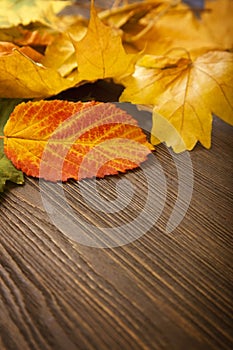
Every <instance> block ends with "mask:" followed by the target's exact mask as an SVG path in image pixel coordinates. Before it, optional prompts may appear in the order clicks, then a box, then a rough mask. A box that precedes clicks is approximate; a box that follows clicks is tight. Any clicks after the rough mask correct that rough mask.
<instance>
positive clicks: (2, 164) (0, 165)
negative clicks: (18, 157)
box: [0, 99, 24, 192]
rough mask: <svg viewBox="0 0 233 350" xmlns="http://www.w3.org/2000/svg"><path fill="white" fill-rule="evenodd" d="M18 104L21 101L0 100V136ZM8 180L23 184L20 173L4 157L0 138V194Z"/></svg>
mask: <svg viewBox="0 0 233 350" xmlns="http://www.w3.org/2000/svg"><path fill="white" fill-rule="evenodd" d="M20 102H22V100H21V99H0V135H3V128H4V125H5V123H6V121H7V119H8V117H9V115H10V114H11V112H12V111H13V109H14V108H15V106H16V105H17V104H19V103H20ZM8 180H10V181H12V182H15V183H17V184H23V183H24V177H23V173H22V171H19V170H17V169H16V168H15V167H14V165H13V164H12V163H11V161H10V160H9V159H8V158H7V157H6V156H5V153H4V143H3V139H2V138H0V192H3V191H4V187H5V184H6V181H8Z"/></svg>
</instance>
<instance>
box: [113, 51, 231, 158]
mask: <svg viewBox="0 0 233 350" xmlns="http://www.w3.org/2000/svg"><path fill="white" fill-rule="evenodd" d="M139 63H140V64H141V66H138V67H137V69H136V72H135V73H134V76H133V77H131V78H128V79H127V80H126V81H125V85H126V89H125V91H124V92H123V94H122V96H121V98H120V101H121V102H123V101H129V102H132V103H138V104H148V105H154V120H153V122H154V123H153V128H152V142H153V143H155V139H156V137H158V138H159V139H160V141H166V142H168V144H169V145H172V147H173V148H174V150H175V151H177V152H181V151H183V150H185V149H188V150H191V149H192V148H193V147H194V146H195V144H196V143H197V141H200V142H201V143H202V145H203V146H205V147H206V148H209V147H210V144H211V126H212V113H214V114H216V115H217V116H218V117H220V118H221V119H223V120H224V121H225V122H227V123H230V124H233V54H232V53H229V52H224V51H210V52H208V53H205V54H204V55H202V56H200V57H198V58H197V59H195V60H194V61H192V60H191V59H190V58H173V59H171V60H170V62H169V58H167V59H165V58H164V57H155V56H149V55H148V56H145V57H144V58H142V60H141V61H140V62H139ZM160 115H161V116H162V117H164V118H165V119H166V120H167V121H169V123H170V124H171V125H172V126H173V128H175V129H176V131H177V132H178V134H179V135H180V140H182V141H181V142H180V143H179V144H177V138H176V139H173V138H172V135H170V134H169V133H168V132H167V129H165V128H164V122H163V123H162V119H161V118H160ZM157 130H158V133H159V135H158V134H157ZM162 135H163V136H162ZM156 142H157V141H156Z"/></svg>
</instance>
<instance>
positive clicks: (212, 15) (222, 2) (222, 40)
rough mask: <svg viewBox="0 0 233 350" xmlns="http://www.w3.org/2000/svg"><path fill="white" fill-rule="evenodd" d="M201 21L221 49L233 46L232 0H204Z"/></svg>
mask: <svg viewBox="0 0 233 350" xmlns="http://www.w3.org/2000/svg"><path fill="white" fill-rule="evenodd" d="M205 8H206V10H208V11H205V12H204V13H203V15H202V23H203V24H204V26H206V28H207V29H208V31H209V32H210V35H211V36H212V38H213V40H215V41H216V44H217V45H218V47H220V48H222V49H232V48H233V1H232V0H215V1H205Z"/></svg>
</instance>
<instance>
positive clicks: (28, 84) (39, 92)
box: [0, 45, 79, 98]
mask: <svg viewBox="0 0 233 350" xmlns="http://www.w3.org/2000/svg"><path fill="white" fill-rule="evenodd" d="M13 46H14V45H13ZM28 50H30V55H31V53H33V55H34V54H35V53H37V52H36V51H35V50H32V49H30V48H29V49H26V54H25V53H24V52H23V51H25V50H22V49H20V50H18V49H14V48H13V51H11V52H9V46H8V47H7V49H6V51H5V52H4V51H3V52H0V97H9V98H43V97H48V96H51V95H55V94H58V93H59V92H60V91H63V90H66V89H68V88H70V87H73V86H75V85H76V84H77V83H78V82H79V80H78V78H77V76H74V77H73V78H72V79H65V78H63V77H62V76H61V75H60V74H59V73H58V72H57V71H56V70H55V69H52V68H47V67H45V66H44V65H42V64H41V63H38V62H35V61H34V60H33V59H32V57H30V56H28V55H27V53H28ZM38 55H39V54H38V53H37V56H38ZM39 57H41V55H40V56H39ZM33 58H34V57H33Z"/></svg>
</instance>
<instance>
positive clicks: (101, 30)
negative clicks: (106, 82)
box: [74, 3, 136, 81]
mask: <svg viewBox="0 0 233 350" xmlns="http://www.w3.org/2000/svg"><path fill="white" fill-rule="evenodd" d="M74 46H75V49H76V54H77V61H78V71H79V77H80V79H82V80H89V81H94V80H97V79H104V78H116V79H119V78H120V77H122V76H126V75H129V74H131V73H132V72H133V71H134V63H135V60H136V58H135V55H131V54H126V52H125V50H124V48H123V46H122V42H121V37H120V36H119V34H118V32H116V31H114V30H113V29H112V28H110V27H108V26H106V25H104V24H103V23H102V22H101V20H100V19H99V18H98V15H97V13H96V10H95V8H94V5H93V3H92V7H91V18H90V22H89V25H88V30H87V34H86V35H85V37H84V38H83V39H82V40H80V41H78V42H74Z"/></svg>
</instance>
